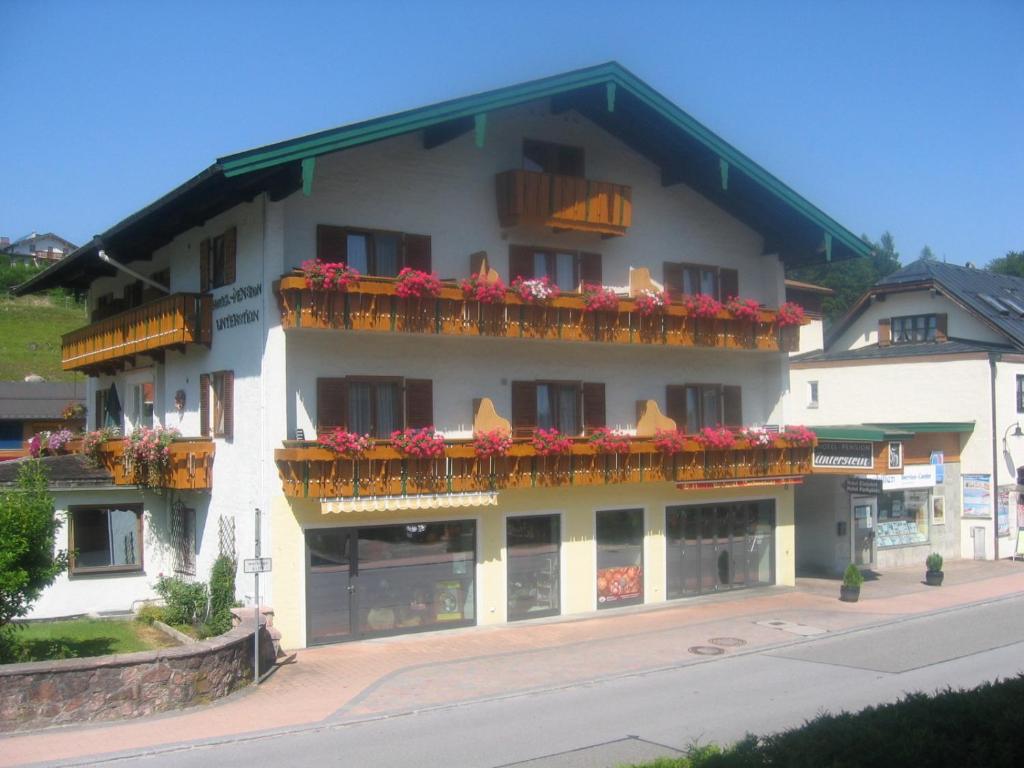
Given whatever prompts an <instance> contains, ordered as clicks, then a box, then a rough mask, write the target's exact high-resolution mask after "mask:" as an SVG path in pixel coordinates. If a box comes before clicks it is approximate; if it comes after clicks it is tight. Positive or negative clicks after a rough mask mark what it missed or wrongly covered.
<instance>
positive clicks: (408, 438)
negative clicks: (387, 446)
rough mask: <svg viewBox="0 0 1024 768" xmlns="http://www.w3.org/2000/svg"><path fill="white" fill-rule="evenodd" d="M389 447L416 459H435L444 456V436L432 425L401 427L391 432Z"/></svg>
mask: <svg viewBox="0 0 1024 768" xmlns="http://www.w3.org/2000/svg"><path fill="white" fill-rule="evenodd" d="M391 447H393V448H394V449H395V450H397V451H398V452H399V453H402V454H405V455H406V456H410V457H412V458H416V459H437V458H441V457H442V456H444V438H443V437H442V436H441V435H438V434H436V433H435V432H434V428H433V427H424V428H423V429H401V430H395V431H394V432H392V433H391Z"/></svg>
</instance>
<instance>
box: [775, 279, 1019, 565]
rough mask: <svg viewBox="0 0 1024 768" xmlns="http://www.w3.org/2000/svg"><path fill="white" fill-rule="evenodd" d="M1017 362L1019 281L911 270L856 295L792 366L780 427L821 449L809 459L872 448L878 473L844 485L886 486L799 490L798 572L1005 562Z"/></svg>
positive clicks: (1010, 533) (1013, 503) (1012, 515)
mask: <svg viewBox="0 0 1024 768" xmlns="http://www.w3.org/2000/svg"><path fill="white" fill-rule="evenodd" d="M1022 351H1024V280H1022V279H1020V278H1015V277H1008V276H1005V275H998V274H993V273H990V272H986V271H984V270H978V269H974V268H972V267H961V266H956V265H953V264H944V263H939V262H933V261H916V262H914V263H912V264H910V265H908V266H906V267H904V268H903V269H900V270H899V271H897V272H895V273H893V274H891V275H889V276H888V277H885V278H883V279H882V280H880V281H879V282H878V284H876V285H875V286H874V287H873V288H872V289H871V290H870V291H868V292H867V293H866V294H865V295H864V296H863V297H862V298H861V299H860V300H859V301H858V302H857V304H856V305H855V306H854V307H853V308H852V309H851V310H850V312H849V313H848V314H847V315H846V316H845V317H844V318H843V319H842V320H840V321H838V322H837V323H836V325H835V326H834V327H833V328H832V329H831V330H830V332H829V333H828V335H827V338H826V339H825V343H824V348H823V349H820V350H817V351H811V352H807V353H804V354H800V355H798V356H796V357H794V358H793V359H792V360H791V364H790V367H791V381H792V390H791V394H790V398H789V404H788V406H787V408H788V410H787V415H788V416H789V417H790V418H792V419H794V420H797V421H801V422H804V423H807V424H809V425H812V426H814V427H815V430H816V432H817V433H818V436H819V438H820V439H822V440H823V441H825V440H828V441H829V446H831V447H829V446H825V445H819V446H818V449H817V450H816V454H817V453H821V454H822V455H823V456H824V454H825V453H826V452H827V450H825V449H828V450H832V451H833V453H834V454H835V456H833V457H832V459H831V460H833V461H839V460H840V459H838V458H836V457H838V456H839V455H841V454H843V453H845V454H848V455H852V453H854V452H855V451H856V450H857V449H858V448H857V445H856V443H857V442H858V441H859V442H860V450H866V449H864V448H863V444H864V443H865V442H871V441H873V442H874V447H875V449H876V450H877V451H878V452H879V456H876V458H877V459H878V461H877V462H873V463H872V464H871V467H870V468H867V467H866V466H864V467H860V468H859V469H854V468H853V466H854V465H852V464H851V465H849V466H850V467H851V468H850V469H849V470H848V473H858V474H861V475H863V474H870V473H872V472H882V473H891V474H893V475H894V477H893V478H889V479H887V481H886V482H887V485H886V492H885V493H883V494H881V495H880V496H878V497H877V498H875V497H874V496H873V495H868V496H866V495H858V494H848V493H846V491H845V490H844V489H843V481H844V479H843V478H842V477H840V476H831V477H830V476H826V475H822V476H818V475H815V476H813V477H812V478H809V479H808V481H807V482H806V483H805V484H804V486H803V487H802V488H801V489H800V490H799V491H798V493H797V530H798V535H797V568H798V569H800V568H807V569H809V570H828V571H839V570H841V569H842V568H843V567H844V566H845V565H846V563H848V562H850V560H851V558H852V559H853V560H854V561H855V562H858V563H859V564H862V565H870V564H877V565H879V566H880V567H883V568H884V567H888V566H893V565H910V564H918V563H919V564H922V567H923V563H924V560H925V557H926V555H927V554H928V553H929V552H931V551H938V552H940V553H942V554H943V555H945V556H946V557H954V558H956V557H965V558H973V557H978V558H988V559H991V558H993V557H999V558H1004V557H1009V556H1011V555H1012V554H1013V553H1014V551H1015V549H1016V547H1017V531H1018V530H1019V529H1020V528H1021V522H1022V515H1024V509H1022V507H1021V506H1020V505H1019V504H1018V502H1017V499H1018V494H1017V490H1018V485H1017V482H1018V472H1017V467H1019V466H1021V465H1022V464H1024V440H1022V439H1020V436H1019V431H1020V430H1019V425H1020V420H1021V418H1022V414H1024V355H1022ZM858 429H860V430H861V431H860V432H859V433H858ZM1015 433H1018V434H1015ZM890 444H891V445H893V446H899V447H894V448H893V454H892V456H891V457H890V456H889V455H888V454H887V453H886V454H885V455H882V454H881V451H882V450H883V449H884V451H886V452H888V451H889V445H890ZM898 452H901V453H898ZM823 460H824V459H823ZM846 460H847V461H855V460H854V459H851V458H849V457H848V458H847V459H846ZM816 461H817V457H816ZM865 462H866V459H865ZM890 466H892V467H893V468H892V469H891V470H890V468H889V467H890ZM935 473H937V474H938V477H936V475H935ZM903 475H906V476H907V477H903ZM897 477H899V478H900V479H899V480H897V479H895V478H897ZM855 537H856V541H854V538H855Z"/></svg>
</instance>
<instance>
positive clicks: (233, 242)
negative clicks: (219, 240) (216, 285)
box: [224, 227, 238, 285]
mask: <svg viewBox="0 0 1024 768" xmlns="http://www.w3.org/2000/svg"><path fill="white" fill-rule="evenodd" d="M237 253H238V230H237V229H235V228H234V227H231V229H229V230H228V231H227V232H225V233H224V285H231V284H232V283H233V282H235V274H236V272H235V255H236V254H237Z"/></svg>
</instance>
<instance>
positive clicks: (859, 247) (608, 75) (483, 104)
mask: <svg viewBox="0 0 1024 768" xmlns="http://www.w3.org/2000/svg"><path fill="white" fill-rule="evenodd" d="M588 90H589V91H590V92H591V94H592V95H594V96H596V97H597V98H599V99H600V98H603V99H604V100H606V102H607V106H608V109H607V111H608V112H613V111H615V110H616V109H620V110H621V109H625V110H627V111H628V110H630V109H634V110H635V109H637V107H639V110H640V111H642V112H643V114H638V115H637V118H638V120H637V125H643V124H644V120H650V118H651V117H652V116H656V117H657V118H659V119H660V120H661V121H667V123H668V124H669V125H670V126H671V127H672V128H674V129H675V131H677V132H678V136H675V137H666V138H667V139H668V140H671V141H673V142H678V141H679V139H680V138H684V139H685V140H686V142H687V144H686V145H685V146H683V145H682V144H678V143H675V144H674V146H673V149H675V150H680V151H679V152H678V153H677V154H678V155H679V158H678V160H679V162H682V163H684V164H685V163H689V162H692V161H693V159H694V158H693V156H692V155H689V154H687V155H686V156H685V157H684V156H683V153H684V152H689V151H690V147H692V146H693V145H694V143H695V144H697V145H699V146H700V147H702V148H703V149H704V150H705V151H707V152H710V153H712V154H714V155H717V157H718V158H719V160H721V161H724V162H725V163H727V164H728V166H729V170H728V171H723V173H725V174H726V177H727V178H730V177H733V176H734V175H735V173H736V172H737V171H738V172H740V173H742V174H744V175H746V176H747V177H748V178H749V179H750V180H751V181H753V182H754V183H755V184H757V185H758V186H759V187H761V188H762V189H763V190H764V191H766V192H768V193H770V195H771V196H773V197H774V198H775V199H776V200H777V201H778V202H780V203H782V204H784V205H785V206H786V207H788V208H789V209H791V210H792V211H793V212H794V213H796V214H798V215H799V216H800V217H801V218H802V219H804V220H805V221H806V222H808V223H811V224H813V225H814V226H816V227H818V228H820V237H821V239H822V240H824V239H825V237H826V234H827V236H828V237H831V238H832V246H833V247H836V246H839V248H837V250H839V251H845V252H842V253H838V254H837V255H836V258H848V257H851V256H867V255H868V254H869V253H870V250H871V249H870V246H868V244H866V243H865V242H864V241H863V240H862V239H861V238H859V237H857V236H856V235H855V234H854V233H853V232H851V231H850V230H848V229H846V228H845V227H843V226H842V225H841V224H839V223H838V222H837V221H835V219H833V218H832V217H831V216H829V215H828V214H826V213H825V212H823V211H822V210H820V209H819V208H817V207H816V206H814V205H813V204H812V203H810V202H809V201H808V200H807V199H805V198H804V197H802V196H801V195H799V194H798V193H797V192H795V191H794V190H793V189H791V188H790V187H788V186H787V185H786V184H784V183H783V182H782V181H780V180H779V179H777V178H776V177H775V176H773V175H772V174H771V173H769V172H768V171H766V170H765V169H764V168H762V167H761V166H760V165H758V164H757V163H755V162H754V161H753V160H751V159H750V158H749V157H747V156H746V155H744V154H743V153H742V152H740V151H739V150H738V149H736V148H735V147H733V146H732V145H731V144H729V143H728V142H726V141H725V140H724V139H722V138H721V137H719V136H717V135H716V134H715V133H713V132H712V131H711V130H710V129H708V128H707V127H705V126H703V125H701V124H700V123H699V122H697V121H696V120H695V119H694V118H693V117H691V116H690V115H688V114H687V113H686V112H684V111H683V110H682V109H680V108H679V107H678V106H676V105H675V104H673V103H672V102H671V101H669V100H668V99H666V98H665V97H664V96H662V95H661V94H660V93H658V92H657V91H655V90H654V89H653V88H651V87H650V86H649V85H647V84H646V83H644V82H643V81H642V80H640V79H639V78H638V77H636V76H635V75H634V74H633V73H631V72H630V71H629V70H627V69H626V68H625V67H623V66H622V65H621V64H618V63H617V62H614V61H613V62H608V63H605V64H599V65H597V66H594V67H588V68H586V69H579V70H575V71H572V72H567V73H564V74H561V75H554V76H552V77H545V78H541V79H539V80H532V81H530V82H527V83H521V84H519V85H512V86H507V87H504V88H498V89H495V90H492V91H486V92H484V93H480V94H476V95H473V96H465V97H462V98H458V99H452V100H450V101H444V102H441V103H439V104H432V105H429V106H425V107H419V108H417V109H411V110H407V111H405V112H399V113H396V114H393V115H388V116H385V117H377V118H374V119H372V120H366V121H363V122H359V123H352V124H350V125H345V126H341V127H338V128H333V129H330V130H327V131H321V132H319V133H314V134H310V135H307V136H302V137H299V138H296V139H290V140H288V141H282V142H278V143H275V144H268V145H267V146H264V147H258V148H256V149H250V150H247V151H245V152H239V153H236V154H232V155H227V156H225V157H222V158H220V159H219V160H218V165H219V166H220V167H221V168H222V169H223V172H224V175H225V176H226V177H229V178H230V177H232V176H238V175H240V174H245V173H251V172H253V171H259V170H263V169H267V168H271V167H274V166H277V165H282V164H285V163H294V162H301V161H302V160H307V159H309V158H315V157H318V156H320V155H324V154H328V153H331V152H338V151H341V150H345V149H351V148H353V147H357V146H360V145H362V144H368V143H371V142H375V141H380V140H382V139H387V138H391V137H394V136H399V135H402V134H406V133H411V132H414V131H419V130H423V129H426V128H430V127H432V126H437V125H442V124H445V123H452V122H453V121H465V120H467V119H471V118H474V117H475V116H477V115H486V114H488V113H491V112H494V111H496V110H501V109H505V108H508V107H513V106H516V105H518V104H523V103H526V102H530V101H535V100H537V99H542V98H550V97H558V96H562V95H565V94H571V93H574V92H581V91H588ZM623 97H627V98H623ZM569 106H572V107H575V106H576V104H570V105H569ZM588 116H593V113H591V114H590V115H588ZM603 127H606V128H608V127H609V125H607V124H606V125H604V126H603ZM649 127H650V126H649ZM633 129H636V131H641V132H642V129H639V128H636V126H635V125H634V126H630V135H632V136H633V137H634V139H640V138H642V136H641V135H640V134H638V133H635V132H634V130H633ZM647 135H653V134H646V135H645V136H643V137H646V136H647ZM665 152H666V153H668V154H671V149H666V150H665ZM715 172H716V173H717V172H718V169H717V168H716V169H715ZM683 180H684V181H687V182H688V183H691V180H690V179H689V178H686V179H683ZM729 183H734V182H731V178H730V182H729ZM723 186H726V183H725V182H723ZM698 191H704V190H698ZM716 202H720V201H718V200H716ZM751 205H753V203H748V204H747V205H745V206H740V207H742V208H746V209H747V210H749V208H750V206H751ZM755 228H756V227H755ZM805 260H806V259H805Z"/></svg>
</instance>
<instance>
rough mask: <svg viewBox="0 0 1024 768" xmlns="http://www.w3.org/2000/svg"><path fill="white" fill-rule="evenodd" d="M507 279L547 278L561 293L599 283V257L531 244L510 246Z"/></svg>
mask: <svg viewBox="0 0 1024 768" xmlns="http://www.w3.org/2000/svg"><path fill="white" fill-rule="evenodd" d="M508 258H509V270H508V274H509V280H510V281H511V280H515V279H516V278H517V277H525V278H531V279H532V278H539V277H545V276H546V277H547V278H548V279H549V280H550V281H551V282H553V283H554V284H555V285H557V286H558V287H559V288H560V289H562V290H563V291H575V290H576V289H577V288H579V285H580V283H597V284H600V283H601V279H602V275H601V254H599V253H586V252H583V251H572V250H556V249H552V248H544V247H539V246H532V245H513V246H510V247H509V257H508Z"/></svg>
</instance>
